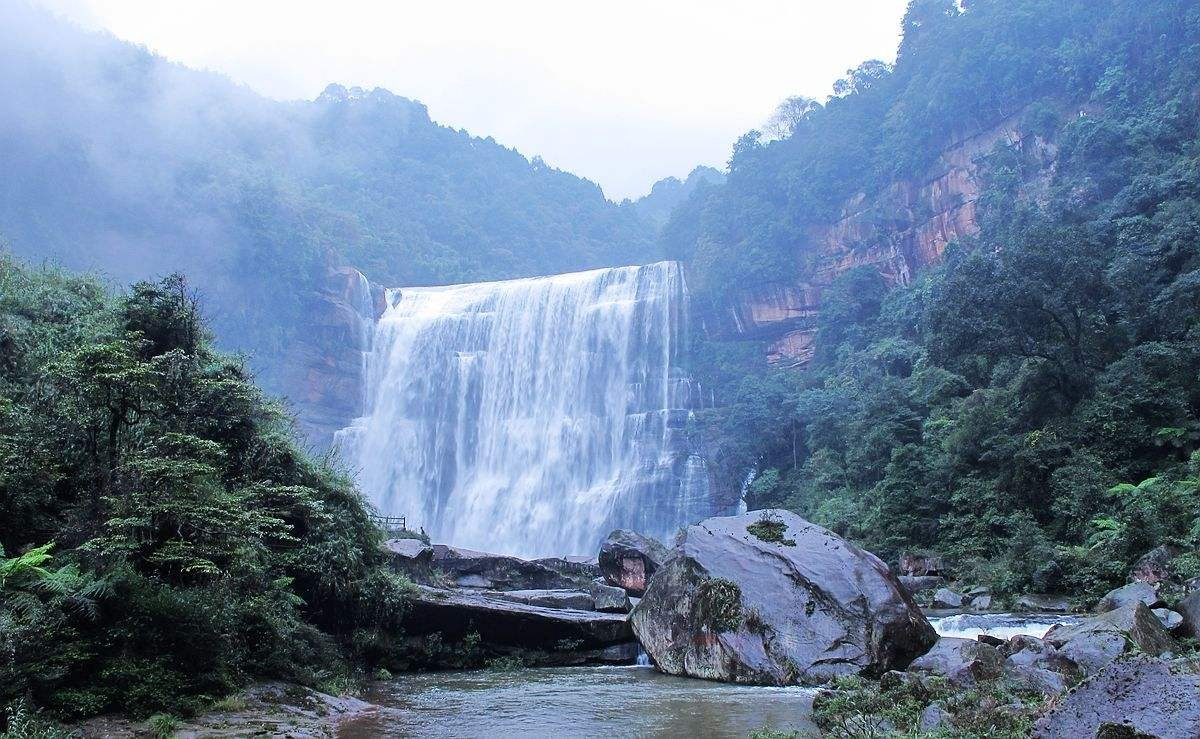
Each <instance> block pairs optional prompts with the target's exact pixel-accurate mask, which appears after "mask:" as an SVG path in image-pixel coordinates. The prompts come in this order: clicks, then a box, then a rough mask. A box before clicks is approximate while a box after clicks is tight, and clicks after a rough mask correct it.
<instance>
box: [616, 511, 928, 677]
mask: <svg viewBox="0 0 1200 739" xmlns="http://www.w3.org/2000/svg"><path fill="white" fill-rule="evenodd" d="M631 618H632V624H633V628H634V632H635V633H636V634H637V636H638V639H639V640H640V641H641V643H642V645H643V647H644V648H645V650H646V652H647V653H648V654H649V655H650V658H651V659H652V660H653V661H654V663H655V664H656V665H657V666H658V667H659V669H661V670H662V671H664V672H667V673H669V674H673V675H690V676H693V677H702V678H709V679H714V680H724V681H729V682H740V683H752V684H767V685H786V684H794V683H806V684H815V683H821V682H824V681H827V680H828V679H830V678H832V677H835V676H838V675H845V674H866V675H880V674H882V673H884V672H886V671H888V670H891V669H903V668H904V667H906V666H908V664H909V663H910V662H912V660H914V659H915V658H917V657H918V656H920V655H921V654H923V653H925V652H926V651H927V650H928V649H929V648H930V647H931V646H932V645H933V644H934V642H935V641H936V639H937V636H936V634H935V633H934V630H933V628H932V627H931V626H930V625H929V622H928V621H926V620H925V617H924V615H922V614H921V611H920V609H919V608H918V607H917V606H916V604H915V603H914V602H913V601H912V598H911V597H910V596H909V595H908V593H907V592H906V591H905V589H904V588H903V587H902V586H901V585H900V583H899V582H898V581H897V580H896V578H895V576H894V575H892V573H891V572H890V571H889V570H888V567H887V565H886V564H884V563H883V562H882V561H881V560H880V559H879V558H878V557H876V556H875V555H873V554H871V553H869V552H866V551H864V550H862V549H859V548H858V547H856V546H854V545H853V544H850V543H849V542H847V541H845V540H844V539H842V538H841V537H839V536H837V535H836V534H833V533H832V532H830V531H828V530H826V529H824V528H821V527H820V526H817V525H815V524H812V523H809V522H808V521H805V520H803V519H801V518H800V517H798V516H796V515H794V514H792V513H790V512H787V511H766V512H762V513H757V512H756V513H748V514H744V515H741V516H731V517H725V518H711V519H708V520H706V521H703V522H701V523H699V524H697V525H694V526H689V527H688V528H687V529H685V530H684V532H683V533H682V534H681V536H680V537H679V540H678V541H677V544H676V547H675V549H673V550H672V552H671V554H670V556H669V557H668V559H667V561H666V563H665V564H663V566H662V567H661V568H660V569H659V570H658V572H656V573H655V575H654V576H653V578H651V580H650V584H649V587H648V588H647V590H646V594H645V596H644V597H643V598H642V600H641V602H640V603H638V605H637V606H636V607H635V608H634V610H633V613H632V616H631Z"/></svg>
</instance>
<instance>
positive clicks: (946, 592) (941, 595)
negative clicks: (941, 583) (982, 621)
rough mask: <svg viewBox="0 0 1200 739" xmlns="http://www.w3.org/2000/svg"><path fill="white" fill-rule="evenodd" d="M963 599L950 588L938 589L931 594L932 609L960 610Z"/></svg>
mask: <svg viewBox="0 0 1200 739" xmlns="http://www.w3.org/2000/svg"><path fill="white" fill-rule="evenodd" d="M962 605H963V597H962V596H961V595H959V594H958V593H956V592H954V591H953V590H951V589H950V588H940V589H938V591H937V592H936V593H934V594H933V607H934V608H962Z"/></svg>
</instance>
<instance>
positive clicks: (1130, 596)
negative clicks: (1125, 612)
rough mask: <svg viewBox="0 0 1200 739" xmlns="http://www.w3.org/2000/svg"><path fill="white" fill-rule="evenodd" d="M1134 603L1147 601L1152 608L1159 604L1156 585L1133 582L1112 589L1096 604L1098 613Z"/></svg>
mask: <svg viewBox="0 0 1200 739" xmlns="http://www.w3.org/2000/svg"><path fill="white" fill-rule="evenodd" d="M1134 603H1145V604H1146V605H1147V606H1149V607H1150V608H1153V607H1154V606H1156V605H1158V603H1159V600H1158V593H1157V592H1155V590H1154V586H1153V585H1150V584H1148V583H1144V582H1131V583H1129V584H1128V585H1122V586H1121V587H1119V588H1117V589H1115V590H1110V591H1108V594H1107V595H1105V596H1104V597H1103V598H1101V599H1100V602H1099V603H1097V604H1096V613H1107V612H1108V611H1115V610H1117V609H1118V608H1124V607H1125V606H1128V605H1133V604H1134Z"/></svg>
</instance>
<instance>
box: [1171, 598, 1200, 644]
mask: <svg viewBox="0 0 1200 739" xmlns="http://www.w3.org/2000/svg"><path fill="white" fill-rule="evenodd" d="M1175 610H1176V611H1178V612H1179V615H1180V616H1183V623H1182V624H1180V626H1179V633H1181V634H1183V635H1184V636H1193V637H1200V590H1197V591H1196V592H1194V593H1192V594H1190V595H1188V596H1187V597H1185V598H1184V599H1183V600H1181V601H1179V605H1177V606H1176V607H1175Z"/></svg>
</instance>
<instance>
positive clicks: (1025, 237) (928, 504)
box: [664, 0, 1200, 597]
mask: <svg viewBox="0 0 1200 739" xmlns="http://www.w3.org/2000/svg"><path fill="white" fill-rule="evenodd" d="M960 6H961V7H960ZM790 107H791V112H792V115H791V116H790V117H789V126H790V135H788V136H786V137H784V138H782V139H774V140H769V139H768V138H767V137H765V136H761V135H759V134H758V133H757V132H751V133H750V134H747V135H746V136H745V137H743V138H742V139H741V141H739V142H738V145H737V147H736V148H735V151H734V154H733V158H732V160H731V162H730V168H729V169H730V172H729V181H728V183H727V184H726V185H724V186H722V187H709V188H705V189H702V190H700V191H699V192H698V193H697V194H696V195H694V196H693V197H692V198H691V199H690V200H689V201H688V202H687V203H685V204H684V205H683V206H681V207H680V208H679V209H678V210H677V211H676V212H675V214H674V217H673V218H672V219H671V221H670V223H669V224H668V225H667V226H666V229H665V231H664V241H665V243H666V246H667V248H668V250H669V252H670V253H671V254H672V255H673V256H675V257H677V258H681V259H683V260H685V261H686V263H687V264H688V267H689V278H690V280H691V283H692V285H693V287H694V288H695V289H696V292H697V300H699V301H700V302H701V307H702V308H705V307H707V308H709V309H711V308H712V307H714V306H715V307H717V308H719V307H720V306H721V305H722V301H725V300H728V299H730V298H731V296H732V295H733V294H734V292H733V291H732V290H728V289H727V288H726V286H729V285H733V286H738V285H747V284H753V283H755V282H756V281H779V280H787V279H795V278H797V277H799V276H803V275H804V274H805V270H806V269H807V268H808V266H807V265H808V260H810V259H811V257H812V255H813V250H814V249H815V248H816V247H815V245H813V244H810V243H808V242H806V234H807V231H806V227H807V226H809V225H812V224H820V223H828V222H830V221H831V220H833V219H835V218H836V217H837V215H838V213H839V212H840V210H839V209H840V208H841V207H842V204H843V203H845V202H846V201H847V200H849V199H850V198H851V197H852V196H854V195H856V194H858V193H863V194H865V195H866V196H868V197H870V196H871V195H872V194H873V193H877V192H879V191H880V190H881V189H882V188H884V187H885V186H886V185H887V184H888V183H889V182H892V181H894V180H896V179H905V178H912V177H918V176H919V175H920V173H921V172H922V171H924V168H926V167H927V166H928V165H929V163H930V162H931V161H932V160H933V159H934V158H935V157H936V156H937V154H938V151H939V149H940V148H941V147H944V146H946V145H947V142H949V141H951V140H953V138H954V136H955V135H961V133H962V132H963V131H971V130H978V129H980V128H984V127H987V126H988V125H991V124H994V123H995V122H996V121H997V120H1000V119H1002V118H1004V117H1007V116H1012V115H1018V114H1019V115H1021V116H1023V118H1022V123H1021V125H1022V127H1023V128H1024V129H1025V130H1026V131H1029V132H1031V133H1033V134H1035V135H1036V136H1038V137H1039V139H1040V140H1042V141H1045V142H1047V143H1048V145H1050V146H1053V147H1054V148H1055V149H1056V150H1057V156H1056V162H1055V165H1054V167H1053V170H1052V172H1051V173H1050V181H1049V183H1048V185H1047V186H1044V187H1040V188H1033V187H1028V184H1029V182H1030V181H1031V180H1032V179H1033V178H1034V177H1035V176H1036V175H1037V174H1038V172H1037V171H1036V170H1035V168H1034V164H1033V163H1031V162H1029V161H1027V160H1026V159H1025V158H1024V157H1023V154H1022V151H1021V149H1020V148H1019V147H1017V146H1014V145H1008V144H1005V143H1001V144H999V145H997V147H996V148H995V149H994V150H993V151H991V152H990V153H989V154H988V155H987V158H986V161H985V162H984V166H983V168H982V171H983V173H984V177H985V182H984V183H983V185H984V187H983V194H982V196H981V198H980V200H979V207H980V216H979V228H980V230H979V233H978V235H977V236H975V237H973V238H969V239H962V240H960V241H959V242H957V243H953V244H951V245H950V247H949V248H948V249H947V251H946V254H945V258H944V260H943V263H942V264H940V265H939V266H937V267H936V268H933V269H930V270H927V271H926V272H924V273H922V274H920V275H918V276H917V277H916V278H915V279H913V280H912V281H911V283H910V284H907V285H902V286H900V287H898V288H896V289H890V288H889V286H888V285H887V284H885V281H884V279H883V278H882V277H881V276H880V275H879V273H878V271H877V270H874V269H872V268H869V267H863V268H858V269H854V270H850V271H848V272H846V273H844V274H842V275H840V276H839V277H838V279H837V281H836V282H835V283H834V285H833V286H832V288H830V289H829V290H828V291H826V294H825V295H824V296H823V298H822V310H821V314H820V318H819V319H818V321H819V323H818V326H817V329H818V331H817V342H816V346H817V353H816V356H815V357H814V359H813V361H812V362H810V363H809V364H808V365H807V366H805V367H802V368H799V369H770V370H769V369H767V368H766V367H765V365H764V364H763V362H762V359H761V357H762V348H761V345H759V344H757V343H755V342H742V343H738V342H718V341H711V342H708V343H702V344H701V345H700V346H698V348H697V351H696V355H697V356H696V360H695V361H696V364H697V368H696V369H697V371H698V372H699V373H700V374H701V375H702V376H703V378H704V379H705V380H706V381H707V382H708V383H709V384H710V385H711V386H713V387H716V388H718V399H719V400H718V405H723V406H724V407H721V408H718V409H717V410H712V411H707V412H706V413H705V417H704V418H703V419H702V420H701V426H702V427H703V428H704V431H705V434H706V435H707V436H708V438H709V439H710V443H711V447H712V460H713V462H714V463H715V464H716V465H717V466H718V468H719V469H720V470H721V473H722V474H723V475H724V476H725V478H726V479H727V480H728V483H727V484H736V482H738V481H740V480H741V479H742V478H744V477H745V475H746V471H747V470H750V469H752V470H754V471H755V476H754V480H753V482H752V484H750V486H749V488H748V490H747V498H748V501H747V502H748V504H749V505H750V507H751V508H757V507H764V506H770V505H785V506H787V507H789V508H791V509H793V510H795V511H797V512H799V513H801V514H802V515H805V516H808V517H811V518H813V519H814V520H816V521H818V522H820V523H823V524H825V525H827V526H830V527H832V528H834V529H836V530H838V531H839V532H843V533H845V534H848V535H849V536H851V537H853V538H855V539H858V540H860V541H862V542H864V543H865V544H866V545H867V546H868V547H869V548H871V549H872V550H874V551H877V552H879V553H881V554H882V555H884V556H886V557H889V558H894V557H895V556H896V555H897V554H898V553H900V552H901V551H903V550H910V549H919V548H929V549H933V550H937V551H939V552H942V553H944V554H947V555H950V556H951V558H952V561H954V562H955V563H956V564H957V568H958V573H957V574H959V575H960V576H961V577H963V578H965V579H968V580H974V581H978V582H983V583H986V584H988V585H991V586H992V587H994V588H996V589H997V591H998V592H1002V593H1017V592H1030V591H1034V592H1070V593H1074V594H1076V595H1077V596H1081V597H1082V596H1085V595H1091V596H1094V595H1095V594H1097V593H1098V592H1103V590H1104V589H1106V588H1107V587H1111V586H1113V585H1115V584H1119V583H1120V582H1122V581H1123V580H1124V577H1125V573H1126V572H1128V570H1129V566H1130V564H1131V563H1132V562H1133V560H1135V559H1136V558H1137V557H1138V556H1140V555H1141V554H1143V553H1144V552H1146V551H1147V550H1148V549H1150V548H1152V547H1154V546H1156V545H1160V544H1167V545H1175V546H1178V547H1180V551H1183V552H1190V554H1185V555H1184V556H1181V557H1179V558H1178V559H1176V562H1175V566H1176V567H1177V569H1178V570H1179V574H1180V575H1181V576H1188V577H1190V576H1195V575H1200V559H1197V557H1196V555H1195V554H1194V552H1195V551H1196V546H1197V545H1198V544H1200V515H1198V512H1200V453H1198V452H1197V450H1198V449H1200V138H1198V135H1200V7H1197V6H1196V5H1195V3H1192V2H1187V1H1185V0H1154V1H1153V2H1150V3H1142V2H1131V1H1130V0H1102V1H1100V2H1094V1H1093V0H1086V1H1084V0H1073V1H1068V2H1062V1H1060V0H973V1H972V2H969V3H961V4H959V5H956V4H955V3H954V2H952V1H951V0H916V1H915V2H913V3H912V4H911V6H910V8H909V11H908V14H907V16H906V17H905V21H904V40H903V43H902V44H901V45H900V50H899V56H898V59H897V61H896V63H895V65H894V66H892V65H885V64H881V63H875V62H871V63H867V64H864V65H863V66H861V67H859V68H858V69H856V70H854V71H853V72H852V73H851V74H850V76H849V77H848V78H847V79H845V80H843V81H842V82H840V83H839V84H838V86H837V94H836V95H835V96H834V97H832V98H831V99H830V100H829V101H828V102H827V103H826V104H824V105H818V104H816V103H811V102H809V103H805V104H801V105H797V104H795V101H793V104H792V105H791V106H790ZM864 246H866V245H864Z"/></svg>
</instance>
